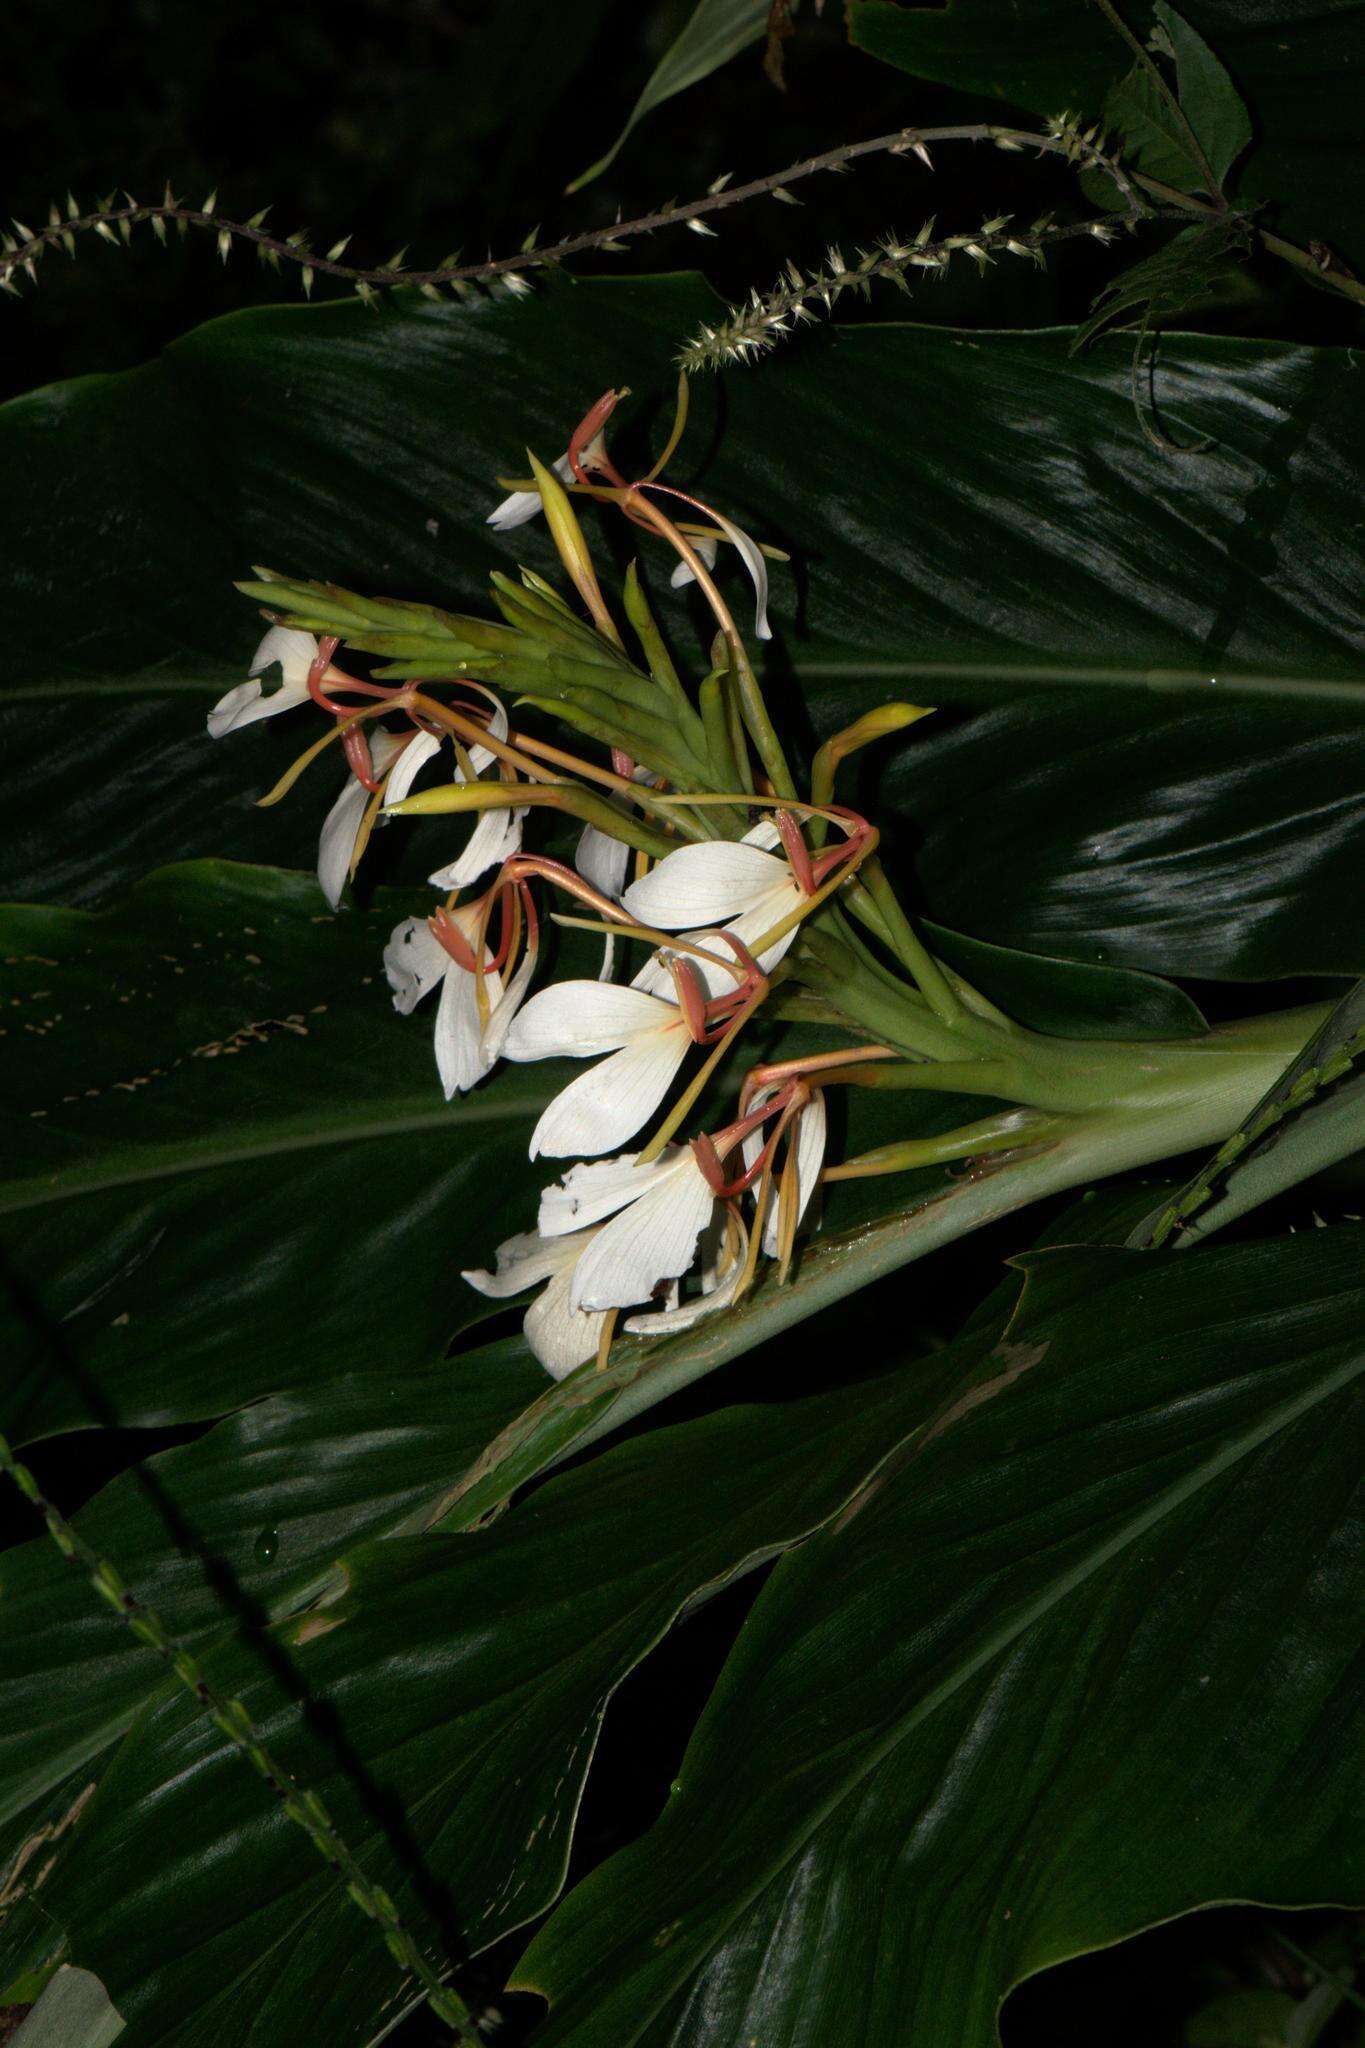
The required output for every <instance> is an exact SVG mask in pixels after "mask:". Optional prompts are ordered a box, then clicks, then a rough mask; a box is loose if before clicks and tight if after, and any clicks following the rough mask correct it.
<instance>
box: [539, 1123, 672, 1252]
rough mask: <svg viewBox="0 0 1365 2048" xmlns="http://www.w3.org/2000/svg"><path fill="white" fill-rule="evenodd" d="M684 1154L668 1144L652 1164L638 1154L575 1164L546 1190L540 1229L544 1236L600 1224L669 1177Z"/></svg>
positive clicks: (541, 1211)
mask: <svg viewBox="0 0 1365 2048" xmlns="http://www.w3.org/2000/svg"><path fill="white" fill-rule="evenodd" d="M680 1157H681V1153H680V1150H679V1147H678V1146H676V1145H666V1146H665V1147H664V1149H663V1151H662V1152H661V1153H660V1154H659V1157H658V1158H657V1159H655V1160H653V1161H651V1163H650V1164H649V1165H648V1166H640V1165H638V1164H637V1162H636V1157H635V1155H634V1153H626V1154H624V1155H623V1156H622V1157H621V1158H619V1159H590V1160H587V1161H585V1163H584V1164H583V1165H582V1166H571V1167H570V1168H569V1171H568V1172H567V1173H566V1174H565V1175H564V1176H563V1178H562V1179H560V1180H557V1181H556V1182H555V1183H554V1185H553V1186H552V1187H548V1188H546V1189H545V1190H544V1192H543V1193H542V1195H541V1197H540V1214H539V1216H538V1217H537V1219H536V1228H537V1230H538V1231H539V1232H540V1234H541V1236H542V1237H562V1236H563V1235H564V1233H565V1232H566V1231H569V1230H581V1229H583V1228H585V1226H586V1225H588V1224H590V1223H600V1222H601V1221H602V1219H603V1217H604V1216H611V1215H613V1214H614V1213H615V1211H616V1210H617V1209H620V1208H622V1207H623V1206H624V1205H625V1203H627V1202H633V1201H634V1200H635V1199H636V1197H637V1196H639V1195H642V1194H644V1193H645V1192H646V1190H647V1189H649V1188H652V1187H656V1186H658V1184H659V1183H660V1182H661V1181H664V1180H667V1178H668V1176H669V1174H670V1173H671V1172H672V1170H673V1168H674V1167H675V1166H676V1165H677V1163H678V1160H679V1158H680Z"/></svg>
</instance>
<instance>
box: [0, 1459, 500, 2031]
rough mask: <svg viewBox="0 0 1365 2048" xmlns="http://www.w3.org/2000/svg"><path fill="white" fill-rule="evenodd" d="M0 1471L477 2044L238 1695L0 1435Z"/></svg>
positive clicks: (463, 2014) (386, 1902)
mask: <svg viewBox="0 0 1365 2048" xmlns="http://www.w3.org/2000/svg"><path fill="white" fill-rule="evenodd" d="M0 1470H3V1471H5V1472H7V1473H8V1474H9V1476H10V1478H11V1479H12V1480H13V1482H14V1484H15V1485H16V1486H17V1487H18V1489H19V1491H20V1493H22V1494H23V1495H24V1498H25V1499H26V1500H27V1501H29V1502H30V1503H31V1505H32V1506H33V1507H34V1508H35V1509H36V1511H37V1512H38V1513H39V1514H40V1515H41V1516H42V1518H43V1521H44V1522H45V1523H46V1525H47V1532H48V1534H49V1536H51V1538H52V1540H53V1542H54V1543H55V1544H56V1546H57V1548H58V1550H60V1551H61V1553H62V1555H63V1557H65V1558H66V1559H67V1561H68V1563H70V1564H73V1565H75V1566H76V1568H77V1570H81V1569H84V1571H85V1572H86V1573H87V1575H88V1576H89V1579H90V1583H91V1584H92V1585H93V1587H94V1589H95V1591H96V1592H97V1593H98V1594H99V1595H100V1597H101V1598H102V1599H103V1600H106V1601H107V1602H108V1603H109V1605H110V1606H111V1607H112V1608H113V1610H114V1612H115V1614H117V1615H118V1616H119V1618H120V1620H121V1621H123V1622H126V1624H127V1626H128V1627H129V1628H130V1629H131V1630H132V1632H133V1634H134V1635H135V1636H136V1637H137V1638H138V1640H139V1641H140V1642H143V1643H145V1644H146V1645H147V1647H148V1649H150V1650H152V1651H154V1652H155V1653H156V1655H157V1656H158V1657H160V1659H161V1661H162V1663H163V1664H165V1665H166V1666H167V1668H168V1669H169V1670H170V1671H171V1672H172V1673H173V1674H174V1676H175V1677H176V1678H177V1679H178V1680H179V1682H180V1684H181V1685H182V1686H183V1687H184V1689H185V1691H186V1692H188V1693H189V1694H190V1695H191V1697H192V1698H193V1699H195V1700H197V1701H198V1702H199V1704H200V1706H202V1707H203V1708H204V1709H205V1711H206V1713H207V1714H208V1716H209V1718H210V1719H211V1720H212V1721H214V1722H215V1723H216V1724H217V1726H218V1727H219V1728H220V1729H221V1730H222V1732H223V1734H224V1735H226V1737H227V1739H228V1741H229V1742H230V1743H231V1744H232V1746H233V1748H234V1749H235V1750H237V1752H238V1754H239V1755H241V1756H243V1757H245V1758H246V1761H247V1762H248V1763H249V1764H250V1765H251V1767H252V1769H253V1770H254V1771H255V1772H256V1773H257V1775H258V1776H259V1777H261V1778H263V1779H264V1781H265V1783H266V1784H267V1785H268V1786H269V1788H270V1790H271V1791H272V1792H274V1793H275V1794H276V1795H277V1796H278V1798H279V1801H280V1804H281V1806H282V1807H283V1809H284V1811H285V1813H286V1814H287V1815H288V1816H289V1818H290V1820H292V1821H293V1822H294V1823H295V1824H296V1826H298V1827H301V1828H302V1829H303V1831H304V1833H305V1834H306V1835H307V1836H308V1839H309V1841H310V1842H311V1843H312V1844H313V1847H314V1848H315V1849H316V1850H317V1852H318V1854H319V1855H320V1856H321V1857H322V1859H323V1861H324V1862H325V1863H326V1864H328V1865H329V1866H330V1868H331V1869H332V1870H333V1871H335V1872H336V1875H337V1877H338V1878H339V1879H340V1881H341V1883H342V1884H343V1886H344V1887H345V1889H346V1891H347V1893H348V1894H349V1896H350V1897H351V1899H353V1900H354V1902H355V1904H356V1905H357V1906H358V1907H359V1908H360V1910H361V1912H362V1913H364V1914H366V1915H367V1917H368V1918H369V1919H371V1920H373V1921H374V1922H375V1923H376V1925H377V1926H378V1927H379V1929H380V1931H381V1932H382V1934H383V1936H384V1941H385V1944H386V1946H387V1947H388V1949H389V1952H390V1954H391V1955H392V1956H393V1958H394V1960H395V1961H396V1962H397V1963H398V1964H399V1966H400V1968H402V1969H404V1970H406V1971H410V1972H411V1973H412V1975H413V1976H414V1977H415V1978H416V1979H417V1981H418V1982H419V1983H420V1984H421V1986H422V1989H423V1991H424V1993H425V1994H426V1999H427V2003H428V2004H429V2005H430V2007H431V2010H432V2011H433V2012H434V2013H435V2015H436V2017H437V2019H439V2020H441V2021H443V2022H444V2023H445V2025H446V2026H447V2027H449V2028H450V2029H451V2030H452V2032H453V2034H454V2036H455V2038H456V2040H457V2041H459V2042H461V2043H464V2044H470V2048H473V2044H477V2041H478V2035H477V2033H476V2032H475V2022H474V2019H473V2015H472V2014H471V2013H470V2010H469V2008H468V2006H466V2004H465V2003H464V2001H463V1999H461V1998H460V1997H458V1996H457V1995H456V1993H455V1992H454V1991H452V1990H451V1989H450V1988H449V1987H448V1986H447V1985H444V1984H442V1982H441V1980H440V1978H439V1977H438V1976H437V1974H436V1972H435V1971H434V1970H433V1969H432V1967H431V1964H430V1963H429V1962H428V1961H427V1959H426V1957H425V1956H424V1955H423V1954H422V1951H421V1949H420V1948H419V1947H418V1945H417V1942H416V1941H415V1940H414V1938H413V1936H412V1934H411V1932H410V1931H409V1929H408V1927H407V1926H406V1925H405V1923H404V1921H403V1919H402V1918H401V1916H400V1914H399V1911H398V1908H397V1906H396V1905H395V1904H394V1901H393V1899H392V1897H391V1896H390V1895H389V1893H388V1892H387V1891H386V1890H385V1889H384V1887H383V1886H382V1885H377V1884H375V1883H374V1881H373V1880H372V1879H371V1878H370V1877H369V1876H367V1874H366V1872H365V1870H364V1869H363V1867H362V1865H361V1863H360V1861H359V1859H358V1858H357V1857H356V1855H355V1853H354V1851H353V1850H352V1849H351V1848H350V1846H349V1845H348V1844H347V1842H346V1841H345V1840H344V1839H343V1838H342V1836H341V1835H340V1834H339V1833H338V1831H337V1827H336V1823H335V1821H334V1820H333V1819H332V1816H331V1814H330V1812H329V1811H328V1808H327V1807H326V1805H325V1804H324V1802H323V1800H322V1798H321V1797H320V1796H319V1794H318V1793H316V1792H314V1791H311V1790H308V1789H305V1788H302V1787H300V1786H299V1785H298V1783H297V1782H296V1780H295V1778H294V1775H293V1773H292V1772H291V1771H289V1770H288V1769H286V1767H285V1765H284V1764H282V1763H281V1762H280V1761H279V1760H278V1759H277V1758H276V1757H275V1756H274V1755H273V1753H272V1752H271V1751H270V1750H268V1749H267V1748H266V1746H265V1744H264V1743H263V1742H262V1740H261V1738H260V1735H259V1734H258V1732H257V1729H256V1726H255V1723H254V1722H253V1721H252V1719H251V1716H250V1715H249V1714H248V1712H247V1710H246V1708H245V1707H244V1706H243V1705H242V1702H241V1701H240V1700H238V1699H232V1698H230V1697H229V1696H228V1695H227V1694H225V1693H222V1692H219V1691H218V1689H217V1687H216V1686H214V1685H212V1684H211V1683H210V1681H209V1680H208V1679H207V1678H206V1677H205V1676H204V1672H203V1667H202V1666H201V1665H200V1663H199V1660H198V1659H197V1658H196V1657H193V1656H191V1654H190V1652H189V1651H188V1650H186V1649H184V1648H182V1647H181V1646H180V1645H179V1644H177V1642H176V1640H175V1638H174V1636H173V1635H172V1634H171V1632H170V1630H169V1629H168V1628H167V1627H166V1625H165V1623H164V1622H163V1621H162V1619H161V1617H160V1615H158V1614H157V1613H156V1611H155V1610H154V1609H153V1608H151V1607H148V1606H147V1604H146V1603H145V1601H142V1600H140V1599H139V1598H138V1596H137V1594H136V1593H134V1592H133V1591H132V1589H131V1588H130V1587H129V1586H128V1584H127V1582H126V1581H125V1579H124V1578H123V1575H122V1573H121V1572H120V1571H119V1570H118V1568H117V1567H116V1566H115V1565H113V1564H111V1563H110V1561H109V1559H108V1558H105V1557H101V1556H100V1554H99V1552H98V1551H97V1550H95V1549H93V1548H92V1547H91V1545H90V1544H89V1543H87V1542H86V1540H85V1538H84V1537H83V1536H82V1535H81V1534H80V1532H79V1530H77V1529H76V1528H74V1527H73V1526H72V1524H71V1523H70V1522H69V1521H68V1520H67V1519H66V1516H65V1515H63V1514H62V1513H61V1511H60V1509H58V1508H55V1507H54V1506H53V1505H52V1502H51V1501H50V1500H48V1499H46V1498H45V1496H44V1494H43V1490H42V1488H41V1487H40V1486H39V1484H38V1481H37V1480H36V1479H35V1478H34V1476H33V1473H32V1472H31V1471H30V1470H29V1468H28V1466H27V1465H25V1464H24V1463H23V1462H22V1460H21V1459H19V1458H18V1457H16V1456H15V1454H14V1452H13V1450H12V1449H11V1448H10V1445H9V1442H8V1440H7V1439H6V1438H5V1437H3V1436H0Z"/></svg>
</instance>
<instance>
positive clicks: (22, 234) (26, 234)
mask: <svg viewBox="0 0 1365 2048" xmlns="http://www.w3.org/2000/svg"><path fill="white" fill-rule="evenodd" d="M10 219H11V220H13V221H14V225H15V227H16V228H18V230H19V240H20V241H21V242H31V241H32V240H33V230H32V228H26V227H25V226H24V223H23V222H22V221H21V220H15V217H14V215H13V214H11V215H10Z"/></svg>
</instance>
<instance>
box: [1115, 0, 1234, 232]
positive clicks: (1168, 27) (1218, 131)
mask: <svg viewBox="0 0 1365 2048" xmlns="http://www.w3.org/2000/svg"><path fill="white" fill-rule="evenodd" d="M1153 14H1154V17H1155V21H1156V28H1155V29H1154V31H1153V39H1152V44H1151V45H1149V50H1150V49H1151V48H1153V47H1154V48H1155V50H1156V52H1157V53H1158V55H1159V56H1160V57H1168V58H1170V60H1171V63H1172V66H1173V75H1172V73H1171V72H1170V71H1166V70H1162V68H1161V65H1160V63H1159V62H1157V61H1156V59H1155V58H1154V60H1153V62H1154V66H1155V69H1156V70H1157V71H1158V72H1160V75H1161V77H1162V78H1163V79H1164V80H1165V81H1166V84H1167V87H1168V91H1167V92H1165V93H1163V92H1162V91H1161V90H1160V88H1159V87H1158V85H1157V82H1156V79H1155V78H1154V77H1153V75H1152V70H1151V69H1149V68H1148V66H1146V65H1145V64H1135V65H1134V67H1133V69H1132V70H1131V71H1130V72H1129V73H1128V76H1127V77H1126V78H1124V79H1122V80H1120V82H1119V84H1118V85H1117V86H1115V88H1114V90H1113V91H1112V92H1111V93H1110V94H1109V95H1108V97H1107V98H1106V100H1105V103H1104V112H1105V119H1106V127H1108V128H1111V129H1114V128H1116V129H1117V130H1118V139H1119V142H1120V145H1121V147H1122V149H1123V152H1124V160H1125V162H1126V163H1127V164H1128V165H1129V166H1130V167H1131V168H1134V169H1137V170H1141V171H1145V172H1146V173H1147V175H1148V176H1149V177H1152V178H1159V179H1161V181H1162V183H1163V184H1167V185H1175V186H1177V187H1178V189H1179V190H1180V191H1182V192H1200V191H1203V192H1208V193H1209V194H1210V196H1212V195H1213V194H1215V193H1217V192H1221V190H1222V187H1223V180H1224V178H1225V177H1226V176H1227V174H1228V172H1229V171H1230V170H1231V169H1232V166H1233V165H1234V164H1235V163H1236V161H1237V159H1238V157H1239V156H1240V155H1241V154H1242V151H1243V150H1244V149H1245V148H1246V146H1247V144H1248V143H1249V142H1250V140H1251V134H1252V129H1251V121H1250V117H1249V116H1248V114H1247V110H1246V107H1245V106H1244V105H1243V103H1242V99H1241V96H1240V95H1239V93H1238V91H1237V88H1236V86H1235V85H1234V84H1233V82H1232V80H1231V79H1230V78H1229V77H1228V74H1227V68H1226V66H1225V65H1223V64H1221V63H1220V62H1219V61H1218V58H1217V57H1216V56H1215V55H1214V53H1213V51H1212V50H1211V49H1210V48H1209V46H1208V44H1207V43H1206V42H1205V41H1204V39H1203V37H1202V36H1201V35H1199V34H1198V32H1197V31H1196V30H1195V29H1193V28H1192V27H1191V26H1190V24H1189V22H1188V21H1186V19H1185V17H1184V16H1183V15H1182V14H1177V12H1176V10H1175V9H1174V8H1173V7H1168V6H1167V4H1166V0H1155V5H1154V8H1153ZM1172 95H1174V97H1175V99H1176V101H1177V102H1178V106H1179V113H1177V112H1176V111H1175V109H1174V108H1173V107H1172V105H1171V96H1172ZM1182 115H1183V117H1184V119H1183V120H1182V119H1181V118H1180V116H1182ZM1187 123H1188V128H1189V129H1190V130H1193V133H1194V138H1195V141H1196V142H1197V143H1198V145H1199V148H1200V149H1201V150H1202V151H1203V155H1204V160H1205V162H1206V163H1207V165H1208V167H1209V170H1210V171H1212V173H1213V178H1212V182H1210V180H1209V178H1208V177H1206V176H1205V173H1204V164H1203V163H1201V162H1200V161H1199V159H1198V157H1197V156H1196V155H1195V154H1194V149H1193V146H1192V144H1191V142H1190V136H1189V133H1188V132H1187V128H1186V124H1187Z"/></svg>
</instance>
